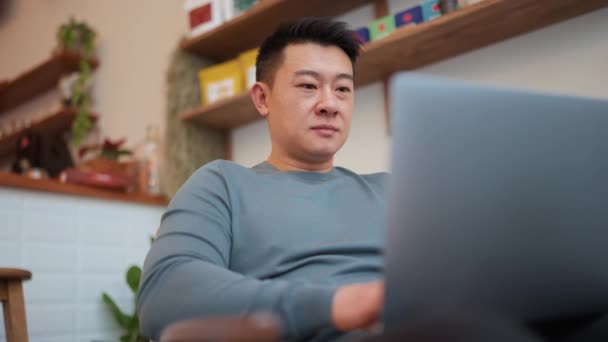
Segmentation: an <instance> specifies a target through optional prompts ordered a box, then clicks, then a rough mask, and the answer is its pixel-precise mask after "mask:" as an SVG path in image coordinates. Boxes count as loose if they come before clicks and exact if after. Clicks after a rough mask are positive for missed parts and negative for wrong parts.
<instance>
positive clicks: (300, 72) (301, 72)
mask: <svg viewBox="0 0 608 342" xmlns="http://www.w3.org/2000/svg"><path fill="white" fill-rule="evenodd" d="M295 74H296V76H312V77H314V78H321V75H320V74H319V73H318V72H316V71H313V70H298V71H296V72H295ZM340 78H346V79H348V80H351V81H353V80H354V78H353V75H351V74H348V73H340V74H338V75H336V79H340Z"/></svg>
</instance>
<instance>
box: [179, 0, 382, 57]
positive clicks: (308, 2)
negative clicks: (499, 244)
mask: <svg viewBox="0 0 608 342" xmlns="http://www.w3.org/2000/svg"><path fill="white" fill-rule="evenodd" d="M371 2H373V0H264V1H262V2H259V3H258V4H256V5H255V6H254V7H253V8H251V9H250V10H248V11H247V12H245V13H243V14H242V15H240V16H237V17H235V18H233V19H232V20H230V21H228V22H226V23H224V24H222V25H221V26H219V27H217V28H215V29H213V30H210V31H208V32H205V33H203V34H201V35H199V36H197V37H194V38H190V39H188V38H186V39H184V40H182V42H181V43H180V46H181V48H182V49H183V50H186V51H188V52H191V53H195V54H198V55H200V56H203V57H207V58H211V59H214V60H216V61H223V60H227V59H229V58H233V57H236V55H237V54H239V53H240V52H243V51H245V50H248V49H252V48H255V47H257V46H259V45H260V44H261V43H262V41H263V40H264V38H265V37H266V36H267V35H268V34H269V33H270V32H272V31H273V30H274V29H275V28H276V27H277V25H278V24H279V22H281V21H286V20H293V19H297V18H301V17H309V16H315V17H321V16H335V15H339V14H342V13H344V12H347V11H349V10H351V9H355V8H357V7H360V6H362V5H364V4H366V3H371Z"/></svg>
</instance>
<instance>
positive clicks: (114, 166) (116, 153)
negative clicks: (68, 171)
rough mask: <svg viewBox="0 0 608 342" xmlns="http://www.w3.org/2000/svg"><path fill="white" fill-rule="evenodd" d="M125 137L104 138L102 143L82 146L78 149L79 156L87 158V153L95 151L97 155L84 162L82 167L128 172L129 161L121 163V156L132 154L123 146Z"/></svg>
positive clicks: (101, 170) (103, 170)
mask: <svg viewBox="0 0 608 342" xmlns="http://www.w3.org/2000/svg"><path fill="white" fill-rule="evenodd" d="M125 141H126V140H125V139H124V138H123V139H120V140H115V141H112V140H111V139H109V138H106V139H104V141H103V143H102V144H93V145H85V146H82V147H81V148H80V149H79V150H78V157H79V158H81V159H85V158H86V157H87V155H89V154H91V153H95V156H94V157H93V158H91V159H89V160H87V161H86V162H84V163H83V164H82V165H81V166H79V168H80V169H88V170H94V171H100V172H113V173H122V174H127V173H128V169H129V163H121V162H120V160H119V159H120V157H122V156H128V155H131V154H132V152H131V151H130V150H128V149H125V148H122V146H123V145H124V143H125Z"/></svg>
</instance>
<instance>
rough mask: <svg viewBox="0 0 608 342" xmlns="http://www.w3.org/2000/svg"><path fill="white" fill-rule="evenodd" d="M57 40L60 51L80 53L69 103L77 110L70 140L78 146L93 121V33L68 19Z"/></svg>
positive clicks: (59, 31)
mask: <svg viewBox="0 0 608 342" xmlns="http://www.w3.org/2000/svg"><path fill="white" fill-rule="evenodd" d="M57 40H58V42H59V48H60V50H62V51H75V52H78V53H80V64H79V73H78V79H77V80H76V82H75V84H74V86H73V88H72V95H71V98H70V101H69V102H70V103H69V104H70V105H71V106H74V107H76V108H77V109H78V112H77V114H76V118H75V119H74V121H73V122H72V140H73V142H74V144H76V145H80V143H81V142H82V139H83V138H84V137H85V136H86V135H87V133H89V131H90V130H91V128H92V127H93V121H92V120H91V118H90V114H91V100H90V95H89V86H90V78H91V65H90V64H89V58H90V57H91V56H92V55H93V53H94V50H95V31H93V29H91V27H89V25H87V24H86V23H85V22H84V21H82V22H78V21H76V20H74V18H70V21H69V22H68V23H66V24H63V25H61V26H60V27H59V30H58V31H57Z"/></svg>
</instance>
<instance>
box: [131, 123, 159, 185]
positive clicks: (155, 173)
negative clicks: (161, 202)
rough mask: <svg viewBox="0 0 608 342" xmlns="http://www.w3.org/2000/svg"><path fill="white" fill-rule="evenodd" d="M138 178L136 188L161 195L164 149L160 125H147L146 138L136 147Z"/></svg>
mask: <svg viewBox="0 0 608 342" xmlns="http://www.w3.org/2000/svg"><path fill="white" fill-rule="evenodd" d="M135 160H136V163H137V178H136V184H135V190H136V191H139V192H143V193H146V194H149V195H160V194H161V186H160V172H161V165H162V150H161V139H160V130H159V127H158V125H148V126H146V138H145V140H144V141H143V142H142V143H140V144H139V145H138V146H137V147H136V149H135Z"/></svg>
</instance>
